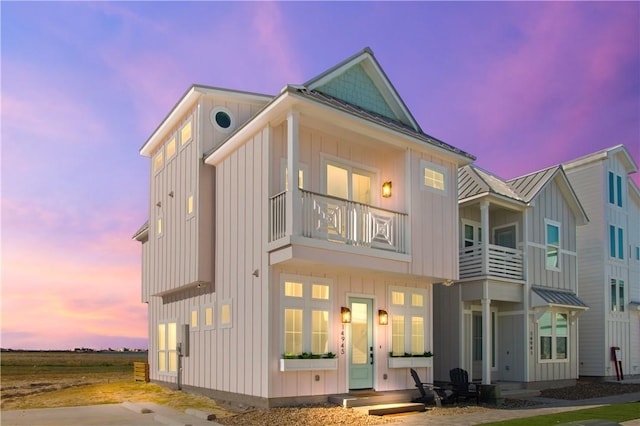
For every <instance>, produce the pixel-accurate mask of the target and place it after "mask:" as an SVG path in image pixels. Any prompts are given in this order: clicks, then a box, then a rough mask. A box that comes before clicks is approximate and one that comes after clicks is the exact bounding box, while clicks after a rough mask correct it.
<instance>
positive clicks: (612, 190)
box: [609, 172, 623, 207]
mask: <svg viewBox="0 0 640 426" xmlns="http://www.w3.org/2000/svg"><path fill="white" fill-rule="evenodd" d="M622 189H623V188H622V176H619V175H616V174H614V173H613V172H609V204H613V205H616V206H618V207H622Z"/></svg>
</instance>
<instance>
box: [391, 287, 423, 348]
mask: <svg viewBox="0 0 640 426" xmlns="http://www.w3.org/2000/svg"><path fill="white" fill-rule="evenodd" d="M426 297H427V295H426V292H425V290H422V289H417V288H400V287H395V288H392V289H391V294H390V297H389V298H390V300H391V308H390V311H391V312H390V318H391V352H392V354H393V355H396V356H397V355H404V354H405V353H410V354H414V355H417V354H423V353H424V352H425V351H426V350H427V347H426V323H427V318H426V315H427V312H426V308H425V299H426Z"/></svg>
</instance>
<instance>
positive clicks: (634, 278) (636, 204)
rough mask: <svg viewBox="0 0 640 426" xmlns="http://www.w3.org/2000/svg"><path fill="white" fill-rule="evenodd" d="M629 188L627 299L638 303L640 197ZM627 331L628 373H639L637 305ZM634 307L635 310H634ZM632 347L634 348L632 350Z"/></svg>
mask: <svg viewBox="0 0 640 426" xmlns="http://www.w3.org/2000/svg"><path fill="white" fill-rule="evenodd" d="M631 191H632V189H631V188H629V244H630V247H631V256H630V258H629V285H628V290H627V291H628V293H629V301H633V302H636V303H640V259H638V257H637V253H636V250H637V248H638V247H640V199H638V198H636V197H635V196H634V195H632V194H631ZM630 308H631V309H630V324H629V332H630V335H631V339H630V342H629V344H630V348H631V356H630V358H629V364H630V366H629V370H628V371H629V373H630V374H640V310H638V305H637V304H634V305H631V306H630ZM634 309H635V310H634ZM634 348H636V349H635V350H634Z"/></svg>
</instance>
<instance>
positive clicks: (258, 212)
mask: <svg viewBox="0 0 640 426" xmlns="http://www.w3.org/2000/svg"><path fill="white" fill-rule="evenodd" d="M269 135H270V130H269V129H268V128H265V129H263V130H262V131H260V132H258V133H257V134H255V135H254V136H253V137H251V138H249V139H248V140H247V142H246V143H245V144H243V145H242V146H241V147H240V148H239V149H238V150H236V151H234V152H233V153H231V154H230V155H229V156H228V157H226V158H225V159H223V160H222V161H221V162H220V163H218V164H217V165H216V166H215V173H216V178H215V205H216V215H215V223H216V229H217V234H216V239H215V247H216V248H215V263H216V271H215V280H216V297H217V305H216V307H217V308H218V312H219V310H220V306H221V304H222V303H223V302H225V301H230V302H231V305H232V315H233V319H232V326H231V327H230V328H220V327H218V328H217V333H216V336H215V337H216V338H215V340H214V342H213V348H209V349H208V352H206V353H202V356H207V355H208V356H210V357H212V358H213V359H210V360H209V362H211V364H212V366H213V374H214V377H215V382H214V383H213V388H214V389H216V390H219V391H225V392H232V393H236V394H244V395H251V396H257V397H268V396H269V394H268V373H269V372H268V368H267V359H268V358H267V357H266V356H265V354H266V353H267V352H268V350H269V347H270V346H271V342H270V341H269V336H270V318H269V296H268V295H269V290H268V288H269V287H268V286H269V280H270V277H269V265H268V257H267V253H266V252H265V251H264V247H265V246H266V244H267V220H268V217H269V212H268V198H269V193H268V181H269V178H268V170H269V161H268V160H269ZM256 270H257V275H258V276H257V277H256V276H254V275H253V273H254V271H256ZM217 319H218V320H219V314H218V317H217Z"/></svg>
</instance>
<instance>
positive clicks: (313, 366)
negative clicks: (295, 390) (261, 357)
mask: <svg viewBox="0 0 640 426" xmlns="http://www.w3.org/2000/svg"><path fill="white" fill-rule="evenodd" d="M337 369H338V358H316V359H280V371H310V370H337Z"/></svg>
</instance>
